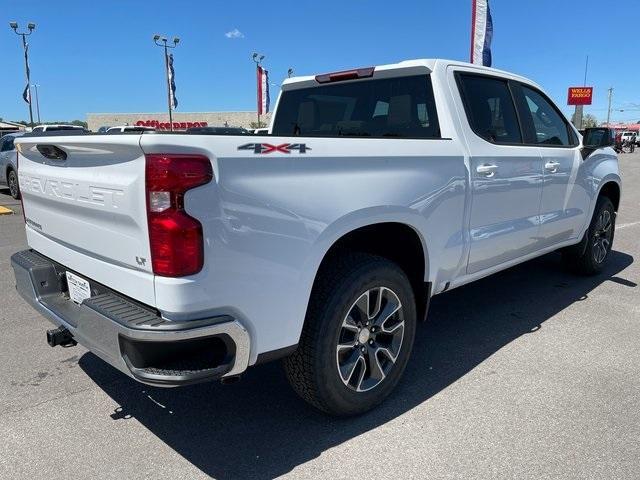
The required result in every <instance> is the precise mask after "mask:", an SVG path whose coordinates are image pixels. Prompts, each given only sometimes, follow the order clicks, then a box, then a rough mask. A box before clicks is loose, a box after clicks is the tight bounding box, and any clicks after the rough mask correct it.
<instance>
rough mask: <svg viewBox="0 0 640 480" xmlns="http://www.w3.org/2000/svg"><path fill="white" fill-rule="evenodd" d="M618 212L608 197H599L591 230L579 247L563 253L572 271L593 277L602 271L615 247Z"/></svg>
mask: <svg viewBox="0 0 640 480" xmlns="http://www.w3.org/2000/svg"><path fill="white" fill-rule="evenodd" d="M615 228H616V211H615V208H614V206H613V203H611V200H610V199H609V198H608V197H603V196H601V197H599V198H598V201H597V202H596V208H595V210H594V212H593V218H592V219H591V224H590V225H589V229H588V230H587V232H586V233H585V238H584V239H583V240H582V242H580V243H579V244H578V245H575V246H573V247H570V248H568V249H566V250H565V251H563V254H562V255H563V260H564V261H565V263H566V265H567V266H568V267H569V268H571V269H572V270H574V271H576V272H578V273H581V274H584V275H593V274H596V273H599V272H601V271H602V269H603V268H604V266H605V265H606V262H607V260H608V258H609V257H610V255H611V248H612V247H613V237H614V233H615Z"/></svg>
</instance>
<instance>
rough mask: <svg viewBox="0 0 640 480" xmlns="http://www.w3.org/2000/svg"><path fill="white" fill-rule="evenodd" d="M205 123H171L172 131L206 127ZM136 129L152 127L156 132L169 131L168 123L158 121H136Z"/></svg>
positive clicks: (169, 125)
mask: <svg viewBox="0 0 640 480" xmlns="http://www.w3.org/2000/svg"><path fill="white" fill-rule="evenodd" d="M207 125H208V123H207V122H173V129H174V130H186V129H187V128H192V127H206V126H207ZM136 127H154V128H155V129H156V130H171V124H170V123H169V122H159V121H158V120H138V121H137V122H136Z"/></svg>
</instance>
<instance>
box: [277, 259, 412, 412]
mask: <svg viewBox="0 0 640 480" xmlns="http://www.w3.org/2000/svg"><path fill="white" fill-rule="evenodd" d="M415 327H416V307H415V299H414V296H413V290H412V288H411V285H410V283H409V280H408V278H407V276H406V275H405V273H404V272H403V271H402V270H401V269H400V267H399V266H398V265H396V264H395V263H393V262H391V261H389V260H387V259H384V258H381V257H377V256H373V255H367V254H352V253H348V254H345V256H344V257H342V258H341V259H339V260H338V261H335V262H333V263H332V264H331V265H329V266H327V267H325V268H323V269H322V271H321V272H320V273H319V278H318V279H317V281H316V284H315V285H314V290H313V293H312V298H311V300H310V305H309V310H308V313H307V318H306V320H305V326H304V329H303V332H302V335H301V339H300V343H299V344H298V349H297V350H296V352H294V353H293V354H292V355H291V356H290V357H289V358H287V359H286V360H285V369H286V372H287V377H288V379H289V382H290V383H291V385H292V387H293V388H294V390H295V391H296V392H297V393H298V394H299V395H300V396H301V397H302V398H303V399H305V400H306V401H307V402H309V403H310V404H311V405H313V406H314V407H316V408H318V409H320V410H322V411H324V412H327V413H329V414H332V415H355V414H359V413H363V412H365V411H367V410H370V409H371V408H373V407H374V406H375V405H377V404H379V403H380V402H382V401H383V400H384V399H385V398H386V397H387V396H388V395H389V394H390V393H391V391H392V390H393V389H394V388H395V386H396V385H397V383H398V381H399V380H400V377H401V376H402V373H403V372H404V369H405V367H406V365H407V362H408V360H409V356H410V353H411V348H412V346H413V340H414V337H415Z"/></svg>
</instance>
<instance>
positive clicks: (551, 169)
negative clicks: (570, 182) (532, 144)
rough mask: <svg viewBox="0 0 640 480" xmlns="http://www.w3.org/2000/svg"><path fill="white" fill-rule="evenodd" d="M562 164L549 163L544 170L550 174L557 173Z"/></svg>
mask: <svg viewBox="0 0 640 480" xmlns="http://www.w3.org/2000/svg"><path fill="white" fill-rule="evenodd" d="M559 166H560V164H559V163H558V162H547V163H545V164H544V169H545V170H546V171H547V172H550V173H556V172H557V171H558V167H559Z"/></svg>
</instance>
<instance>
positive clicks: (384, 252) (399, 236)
mask: <svg viewBox="0 0 640 480" xmlns="http://www.w3.org/2000/svg"><path fill="white" fill-rule="evenodd" d="M400 218H402V217H400V216H398V215H397V214H393V213H389V212H385V215H384V216H382V217H378V218H375V220H374V219H371V218H370V220H369V221H367V222H355V223H352V222H348V223H347V224H348V225H349V226H348V227H346V224H343V225H342V226H341V227H339V228H334V229H332V230H333V231H332V232H331V233H330V234H327V235H326V236H325V238H324V239H322V240H320V243H322V244H323V248H322V254H321V255H320V257H319V258H318V259H317V260H316V262H315V266H314V268H313V269H312V270H311V271H313V279H312V281H311V289H310V292H309V297H308V299H307V310H308V308H309V301H310V300H311V295H312V294H313V289H314V287H315V285H316V282H317V280H318V279H319V278H320V276H321V275H322V272H323V267H324V266H326V265H327V264H328V263H329V262H330V261H331V260H332V258H334V256H335V255H339V254H340V252H341V251H345V250H347V251H357V252H363V253H369V254H373V255H378V256H381V257H384V258H388V259H389V260H391V261H393V262H395V263H397V264H398V265H399V266H400V267H401V268H402V269H403V270H404V271H405V273H406V274H407V277H409V280H410V282H411V286H412V288H413V291H414V294H415V297H416V304H417V305H416V307H417V311H418V318H419V319H420V318H423V317H424V315H425V314H426V310H427V307H428V300H429V296H430V294H431V282H430V281H429V273H430V271H429V265H430V264H429V250H428V247H427V242H426V239H425V237H424V236H423V235H422V234H421V225H420V219H416V220H415V221H412V220H410V219H408V218H402V220H400ZM345 227H346V228H345ZM327 237H328V238H330V240H328V238H327Z"/></svg>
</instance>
